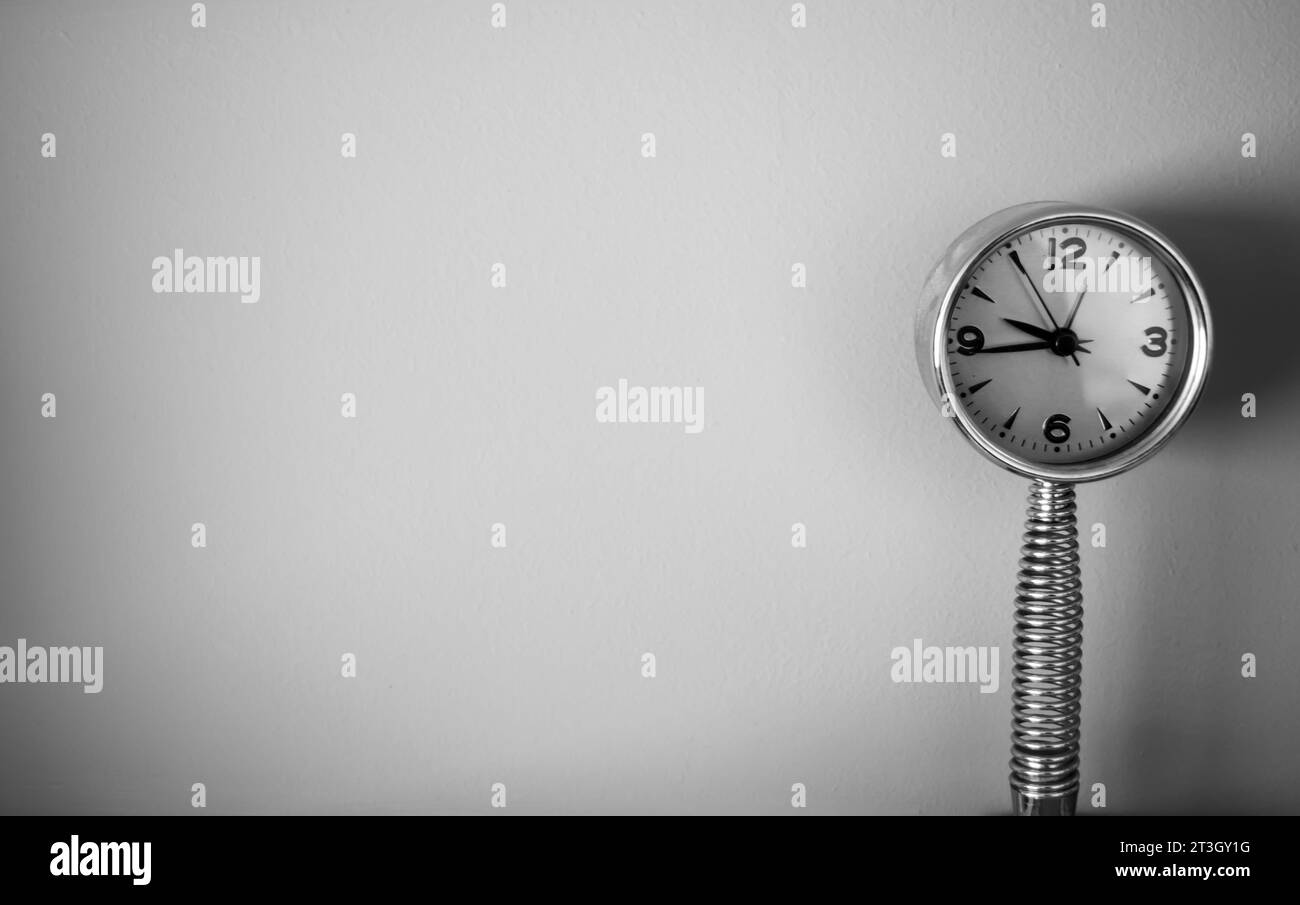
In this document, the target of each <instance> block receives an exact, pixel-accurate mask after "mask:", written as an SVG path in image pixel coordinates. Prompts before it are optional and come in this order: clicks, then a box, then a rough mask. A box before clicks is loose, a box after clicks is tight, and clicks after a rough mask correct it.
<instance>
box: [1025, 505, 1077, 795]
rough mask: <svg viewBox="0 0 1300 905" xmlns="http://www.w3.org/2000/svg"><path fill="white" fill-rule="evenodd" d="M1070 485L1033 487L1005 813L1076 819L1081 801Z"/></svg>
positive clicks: (1074, 543) (1074, 537) (1027, 524)
mask: <svg viewBox="0 0 1300 905" xmlns="http://www.w3.org/2000/svg"><path fill="white" fill-rule="evenodd" d="M1074 512H1075V509H1074V485H1073V484H1066V483H1061V482H1057V481H1041V480H1038V481H1034V482H1033V483H1032V484H1031V485H1030V488H1029V512H1028V516H1027V518H1026V520H1025V543H1024V546H1023V547H1021V549H1020V573H1019V576H1018V582H1017V584H1016V640H1015V658H1014V662H1015V667H1014V670H1013V674H1012V683H1011V687H1012V694H1011V698H1012V703H1011V806H1012V809H1013V812H1014V813H1015V814H1018V815H1062V816H1069V815H1071V814H1073V813H1074V808H1075V803H1076V800H1077V799H1078V795H1079V709H1080V702H1079V697H1080V684H1081V675H1080V661H1081V656H1082V652H1083V586H1082V583H1081V582H1080V580H1079V531H1078V526H1077V523H1076V521H1075V514H1074Z"/></svg>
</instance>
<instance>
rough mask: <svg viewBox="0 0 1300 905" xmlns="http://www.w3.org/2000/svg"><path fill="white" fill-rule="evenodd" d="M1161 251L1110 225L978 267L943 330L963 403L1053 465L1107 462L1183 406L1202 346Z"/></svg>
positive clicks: (1045, 239) (1003, 437) (993, 431)
mask: <svg viewBox="0 0 1300 905" xmlns="http://www.w3.org/2000/svg"><path fill="white" fill-rule="evenodd" d="M1189 324H1190V315H1189V311H1188V303H1187V299H1186V297H1185V296H1184V294H1183V290H1182V284H1181V283H1180V281H1179V280H1178V279H1177V277H1176V275H1175V271H1174V270H1173V268H1172V267H1171V266H1170V264H1169V263H1168V259H1167V258H1166V257H1165V256H1164V255H1163V254H1162V253H1161V251H1160V249H1159V247H1158V246H1157V245H1156V244H1155V243H1154V242H1151V241H1150V240H1146V239H1144V238H1143V237H1142V236H1141V235H1140V234H1138V233H1135V232H1130V231H1128V230H1124V229H1121V228H1120V227H1118V226H1116V225H1114V224H1109V223H1105V222H1100V221H1096V222H1094V221H1090V220H1083V219H1074V220H1062V221H1060V222H1048V223H1045V224H1041V225H1035V226H1033V227H1032V228H1030V229H1028V230H1026V231H1025V232H1023V233H1020V234H1018V235H1014V236H1012V237H1011V238H1010V239H1007V240H1004V241H1003V242H1001V243H1000V244H999V245H998V246H997V247H996V248H994V249H993V250H992V251H991V252H989V253H988V255H987V257H985V258H984V259H983V260H980V261H979V262H977V263H976V264H975V265H974V266H973V268H971V270H970V272H969V275H968V276H967V278H966V282H965V283H964V284H963V285H961V286H960V287H959V290H958V291H957V294H956V297H955V299H954V301H953V303H952V307H951V310H950V313H949V316H948V321H947V323H946V325H945V335H944V342H945V353H944V356H943V361H944V362H945V363H946V367H947V372H948V377H949V378H950V381H951V387H952V391H953V392H952V394H951V403H952V405H953V407H954V408H958V409H960V410H961V411H962V413H963V414H964V415H965V419H966V421H967V425H968V427H969V428H970V429H972V430H975V431H977V432H978V433H980V434H982V435H983V438H984V439H986V440H987V441H989V442H990V443H991V444H992V445H993V446H995V447H997V448H999V449H1001V450H1003V451H1005V452H1006V453H1008V454H1010V455H1011V456H1013V457H1015V458H1019V459H1023V460H1026V461H1028V462H1030V463H1038V464H1042V465H1045V466H1064V465H1072V464H1076V463H1085V462H1091V461H1094V460H1098V459H1105V458H1108V457H1110V456H1114V455H1115V454H1117V453H1119V452H1121V451H1123V450H1124V449H1126V448H1127V447H1129V446H1130V445H1132V444H1133V443H1135V442H1137V441H1138V440H1139V439H1141V438H1142V437H1143V436H1145V435H1146V434H1147V433H1148V432H1149V431H1150V430H1151V428H1152V427H1154V426H1155V425H1156V423H1157V422H1158V421H1159V420H1160V416H1161V415H1162V414H1163V413H1164V412H1165V411H1166V410H1167V408H1168V407H1169V405H1170V404H1171V403H1173V402H1174V401H1175V399H1176V397H1177V395H1178V390H1179V388H1180V386H1181V384H1182V381H1183V377H1184V376H1185V373H1186V371H1187V367H1188V361H1189V357H1190V355H1191V353H1192V349H1191V347H1190V344H1191V343H1192V342H1194V341H1195V340H1194V336H1193V335H1192V331H1191V329H1190V326H1189Z"/></svg>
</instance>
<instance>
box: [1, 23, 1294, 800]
mask: <svg viewBox="0 0 1300 905" xmlns="http://www.w3.org/2000/svg"><path fill="white" fill-rule="evenodd" d="M190 6H191V4H190V3H189V2H131V3H114V4H107V3H89V2H87V3H67V2H53V3H46V2H41V3H36V2H19V3H6V4H4V5H3V6H2V7H0V122H3V126H4V128H3V130H2V131H0V167H2V169H3V179H2V180H0V210H2V211H3V212H4V216H3V227H0V228H2V229H3V239H2V241H0V303H2V305H3V309H2V315H3V316H2V319H0V424H2V425H3V438H2V440H0V481H2V482H3V485H2V486H3V509H4V517H3V520H0V530H2V531H3V538H2V540H0V644H9V645H12V644H13V643H14V642H15V639H17V638H26V639H28V641H29V642H30V643H33V644H37V643H40V644H87V645H103V647H104V659H105V675H104V688H103V691H102V692H101V693H99V694H98V695H91V694H82V693H81V690H80V689H78V688H76V687H67V686H58V685H40V686H36V685H23V686H18V685H2V686H0V720H2V725H3V736H4V743H3V745H0V807H2V808H3V810H4V811H6V812H32V811H68V812H94V813H98V812H125V811H143V812H157V813H167V812H175V813H188V812H191V791H190V790H191V787H192V784H193V783H196V782H202V783H205V784H206V788H207V799H208V809H209V811H210V812H219V813H220V812H282V811H300V810H301V811H312V812H316V811H322V812H335V811H343V812H351V811H369V810H380V811H421V812H422V811H440V812H456V813H474V812H485V811H488V810H489V798H490V788H491V786H492V784H493V783H497V782H501V783H505V784H506V786H507V788H508V790H509V799H508V800H509V811H510V812H522V813H530V812H544V811H559V812H576V813H587V812H615V811H625V810H630V811H637V812H677V811H685V812H716V811H742V812H755V813H792V809H791V807H790V799H791V786H792V784H794V783H799V782H802V783H804V784H805V785H806V787H807V794H808V810H809V812H814V813H816V812H820V813H850V812H885V813H948V812H959V813H966V812H975V813H995V812H1001V811H1003V810H1005V809H1006V807H1007V792H1006V761H1007V758H1008V747H1009V741H1008V730H1009V722H1010V716H1009V695H1010V667H1011V664H1010V641H1011V612H1012V599H1013V593H1014V575H1015V568H1016V557H1017V552H1018V544H1019V534H1020V531H1021V523H1022V519H1023V509H1024V496H1025V491H1026V487H1025V482H1024V481H1022V480H1020V479H1018V478H1016V477H1014V476H1012V475H1009V474H1007V473H1004V472H1001V471H999V470H998V469H996V468H995V467H993V466H992V465H991V464H989V463H988V462H987V461H985V460H984V459H983V458H981V457H980V456H979V455H978V454H976V453H975V451H974V450H973V449H971V448H969V447H968V446H967V445H965V444H964V443H963V441H962V440H961V438H960V437H959V436H958V435H957V433H956V431H954V430H953V429H952V427H951V425H949V424H948V423H946V422H945V420H944V419H943V418H941V417H940V416H939V415H938V413H937V412H936V411H935V410H934V409H933V407H932V406H930V404H929V402H928V400H927V398H926V396H925V394H924V392H923V390H922V386H921V382H920V379H919V377H918V375H917V373H916V366H915V363H914V359H913V348H912V319H913V314H914V308H915V305H916V296H917V292H918V290H919V288H920V285H921V282H922V280H923V279H924V277H925V276H926V274H927V272H928V270H929V268H930V266H931V265H932V264H933V262H934V261H935V260H936V258H937V257H938V256H939V254H940V253H941V252H942V250H943V248H944V247H945V245H946V244H947V243H948V242H949V241H950V240H951V239H952V238H953V237H954V236H956V235H957V234H958V233H960V232H961V231H962V230H963V229H965V228H966V227H967V226H968V225H970V224H971V223H972V222H974V221H975V220H977V219H978V218H980V217H982V216H983V215H985V214H987V213H990V212H991V211H994V210H996V209H998V208H1001V207H1004V206H1007V205H1010V204H1014V203H1018V202H1022V201H1029V200H1040V199H1064V200H1071V201H1078V202H1082V203H1087V204H1095V205H1102V206H1108V207H1116V208H1119V209H1122V210H1126V211H1128V212H1130V213H1133V214H1135V215H1137V216H1139V217H1143V218H1145V219H1148V220H1150V221H1151V222H1152V223H1154V224H1155V225H1156V226H1157V227H1158V228H1160V229H1162V230H1163V231H1165V232H1166V233H1168V234H1169V235H1170V236H1171V237H1172V238H1173V239H1174V240H1175V242H1177V243H1178V244H1179V246H1180V247H1181V248H1182V250H1183V251H1184V252H1185V253H1186V254H1187V255H1188V256H1189V258H1190V259H1191V261H1192V263H1193V265H1194V266H1195V267H1196V268H1197V269H1198V272H1199V274H1200V276H1201V278H1202V279H1203V281H1204V282H1205V284H1206V286H1207V289H1208V293H1209V299H1210V305H1211V308H1212V311H1213V314H1214V316H1215V326H1216V330H1217V341H1218V347H1217V350H1216V360H1215V362H1214V369H1213V373H1212V375H1211V379H1210V384H1209V387H1208V390H1207V395H1206V397H1205V398H1204V400H1203V402H1202V405H1201V408H1200V409H1199V410H1198V412H1197V413H1196V415H1195V416H1194V417H1193V418H1192V420H1191V421H1190V422H1189V424H1188V425H1187V426H1186V427H1185V429H1184V430H1183V432H1182V433H1181V434H1180V435H1179V437H1178V438H1176V439H1175V441H1174V442H1173V444H1172V445H1171V446H1170V447H1168V448H1167V449H1166V450H1165V451H1164V452H1163V453H1161V455H1160V456H1158V457H1157V458H1156V459H1155V460H1153V461H1152V462H1151V463H1149V464H1147V465H1145V466H1143V467H1142V468H1140V469H1138V470H1137V471H1135V472H1132V473H1130V474H1128V475H1126V476H1123V477H1120V478H1117V479H1114V480H1111V481H1108V482H1103V483H1100V484H1095V485H1089V486H1085V487H1081V488H1080V521H1081V524H1082V525H1083V526H1084V529H1085V532H1086V531H1087V528H1088V526H1090V525H1092V524H1093V523H1095V522H1101V523H1104V524H1105V525H1106V527H1107V538H1108V543H1107V546H1106V547H1105V548H1104V549H1094V548H1092V547H1090V546H1086V547H1085V550H1084V569H1085V575H1084V580H1085V595H1086V597H1085V603H1086V609H1087V615H1086V640H1085V679H1084V741H1083V761H1084V763H1083V771H1082V781H1083V783H1084V786H1085V789H1087V788H1088V787H1090V786H1091V785H1092V784H1093V783H1096V782H1103V783H1105V785H1106V789H1107V799H1108V801H1107V803H1108V807H1107V812H1109V813H1133V812H1149V811H1174V812H1203V811H1211V812H1238V811H1241V812H1256V811H1270V812H1271V811H1283V812H1297V811H1300V777H1298V776H1297V768H1296V762H1297V759H1296V745H1297V742H1298V741H1300V726H1298V725H1297V723H1298V722H1300V717H1297V709H1296V701H1297V692H1300V665H1298V664H1297V651H1296V647H1297V641H1298V640H1300V633H1298V632H1297V629H1298V628H1300V621H1298V620H1297V616H1296V608H1297V595H1298V594H1300V591H1298V590H1297V588H1298V587H1300V580H1298V579H1300V566H1298V565H1297V545H1298V541H1297V532H1296V529H1295V526H1296V523H1297V519H1298V518H1300V480H1297V462H1298V460H1300V400H1298V399H1297V396H1296V389H1297V379H1298V377H1300V374H1298V372H1300V360H1298V359H1297V355H1296V337H1297V335H1300V332H1298V331H1300V298H1298V297H1297V294H1296V282H1295V279H1294V276H1295V265H1296V261H1297V258H1298V256H1297V245H1298V244H1300V135H1298V134H1297V112H1298V110H1297V98H1300V47H1298V42H1300V5H1297V4H1295V3H1290V2H1273V3H1262V2H1240V0H1234V2H1215V3H1208V2H1150V0H1144V2H1135V0H1114V2H1110V3H1107V4H1106V6H1107V25H1106V27H1105V28H1094V27H1092V25H1091V22H1090V20H1091V17H1092V12H1091V11H1090V4H1089V3H1086V2H1073V0H1071V2H1028V0H1026V2H1010V3H1003V2H985V3H931V2H890V3H876V2H873V3H866V2H863V3H852V2H829V0H812V2H809V3H808V4H807V6H808V12H807V27H806V28H802V29H800V28H794V27H792V25H791V9H790V7H791V4H790V3H788V2H712V3H697V2H653V3H652V2H643V3H628V2H595V0H590V2H564V3H561V2H534V3H524V2H518V0H515V2H509V0H507V2H506V7H507V13H508V18H507V27H506V28H504V29H500V28H493V27H492V25H491V15H492V13H491V4H490V3H487V2H458V3H407V4H397V3H383V4H379V3H375V4H369V3H367V4H360V3H357V4H353V3H341V2H318V3H308V2H293V3H288V2H286V3H275V4H269V3H253V2H233V0H229V2H221V0H214V2H209V3H208V4H207V24H206V27H205V28H194V27H192V25H191V12H190ZM345 132H350V133H353V134H355V136H356V148H357V155H356V157H355V159H353V158H345V157H344V156H342V154H341V135H342V134H343V133H345ZM945 132H951V133H953V134H954V135H955V137H956V142H957V156H956V157H955V158H951V159H948V158H944V157H942V156H941V155H940V136H941V135H942V134H943V133H945ZM1246 132H1251V133H1254V134H1255V135H1256V136H1257V142H1258V156H1257V157H1254V158H1248V157H1243V155H1242V153H1241V149H1242V138H1241V137H1242V135H1243V133H1246ZM46 133H52V134H54V135H55V136H56V138H57V156H55V157H43V156H42V153H41V151H42V136H43V135H44V134H46ZM644 133H654V135H655V156H654V157H653V158H648V157H645V156H643V150H642V149H643V144H642V135H643V134H644ZM175 248H183V249H185V251H186V253H187V254H197V255H205V256H206V255H236V256H240V255H242V256H259V257H260V259H261V298H260V300H259V301H258V302H257V303H256V304H241V303H240V301H239V299H238V297H237V296H234V295H215V294H208V295H189V294H156V293H155V292H154V291H153V290H152V288H151V280H152V278H153V272H152V269H151V262H152V261H153V259H154V258H155V257H156V256H160V255H161V256H167V255H171V254H172V252H173V249H175ZM497 262H500V263H503V264H504V265H505V268H506V273H507V285H506V286H505V287H504V288H494V287H493V285H492V282H491V280H492V267H493V265H494V263H497ZM795 262H801V263H803V264H805V265H806V267H807V287H806V288H803V289H798V288H793V287H792V286H791V266H792V264H794V263H795ZM623 377H625V378H628V379H629V380H630V381H631V382H632V383H634V384H636V383H641V384H664V385H678V386H690V387H694V386H702V387H704V388H705V394H706V397H705V398H706V400H707V403H706V406H705V410H704V429H703V430H702V431H701V432H700V433H698V434H689V433H687V432H686V431H684V430H683V428H682V426H681V425H657V424H618V425H614V424H601V423H597V421H596V418H595V414H594V413H595V392H596V390H597V388H598V387H601V386H605V385H614V384H616V382H617V381H618V380H619V378H623ZM349 392H350V393H355V394H356V398H357V417H355V418H345V417H343V416H342V414H341V402H340V400H341V396H342V394H344V393H349ZM45 393H54V394H56V398H57V417H55V418H52V419H50V418H44V417H42V410H41V409H42V403H41V400H42V395H43V394H45ZM1244 393H1253V394H1256V397H1257V400H1258V417H1256V418H1254V419H1248V418H1243V417H1242V414H1241V396H1242V394H1244ZM196 522H202V523H204V524H205V525H206V528H207V546H206V547H204V548H195V547H194V546H193V545H192V533H191V526H192V525H193V524H194V523H196ZM796 522H800V523H803V524H805V525H806V526H807V539H808V545H807V547H806V549H800V548H796V547H794V546H792V544H791V536H792V535H791V526H792V524H793V523H796ZM496 523H501V524H504V525H505V526H506V531H507V535H506V536H507V546H506V547H505V548H504V549H502V548H494V547H493V546H492V544H491V542H490V541H491V538H492V526H493V525H494V524H496ZM1087 536H1088V535H1087V534H1086V533H1085V535H1084V539H1085V542H1086V540H1087ZM914 638H921V639H924V641H925V643H926V644H937V645H997V646H999V647H1000V648H1001V654H1002V656H1001V684H1000V687H999V689H998V692H997V693H996V694H981V693H980V692H979V690H978V688H977V687H975V686H974V685H914V684H895V683H894V682H892V681H891V678H890V667H891V665H892V663H891V660H890V651H891V650H892V649H893V648H894V647H895V646H899V645H910V644H911V642H912V639H914ZM345 652H350V653H353V654H355V655H356V658H357V676H356V677H355V678H343V677H342V676H341V667H340V663H341V657H342V655H343V654H344V653H345ZM646 652H652V653H653V654H654V655H655V658H656V664H657V675H656V676H655V677H654V678H653V679H650V678H645V677H643V675H642V655H643V654H644V653H646ZM1245 653H1253V654H1254V655H1255V656H1256V657H1257V659H1258V675H1257V677H1256V678H1253V679H1248V678H1243V677H1242V675H1241V669H1242V662H1241V658H1242V655H1243V654H1245ZM1086 797H1087V796H1086V793H1085V798H1086ZM1081 804H1082V810H1083V811H1084V812H1087V811H1088V810H1090V808H1089V806H1088V804H1087V802H1086V801H1084V802H1081Z"/></svg>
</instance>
